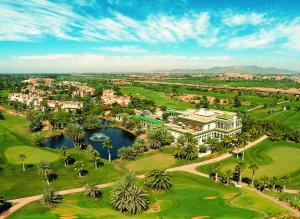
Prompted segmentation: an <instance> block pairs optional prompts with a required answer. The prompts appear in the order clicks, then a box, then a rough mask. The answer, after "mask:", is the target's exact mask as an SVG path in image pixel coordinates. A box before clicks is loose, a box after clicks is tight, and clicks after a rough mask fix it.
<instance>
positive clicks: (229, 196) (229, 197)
mask: <svg viewBox="0 0 300 219" xmlns="http://www.w3.org/2000/svg"><path fill="white" fill-rule="evenodd" d="M237 194H238V193H230V194H226V195H224V196H223V198H224V199H232V198H234V197H235V196H236V195H237Z"/></svg>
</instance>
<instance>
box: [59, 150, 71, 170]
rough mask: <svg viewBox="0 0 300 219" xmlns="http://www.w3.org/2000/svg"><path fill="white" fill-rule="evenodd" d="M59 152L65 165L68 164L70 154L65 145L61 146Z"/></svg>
mask: <svg viewBox="0 0 300 219" xmlns="http://www.w3.org/2000/svg"><path fill="white" fill-rule="evenodd" d="M61 154H62V156H63V159H64V163H65V166H67V165H69V160H70V158H71V154H70V153H69V151H68V149H67V148H66V147H65V146H63V147H62V148H61Z"/></svg>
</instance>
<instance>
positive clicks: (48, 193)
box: [42, 187, 63, 208]
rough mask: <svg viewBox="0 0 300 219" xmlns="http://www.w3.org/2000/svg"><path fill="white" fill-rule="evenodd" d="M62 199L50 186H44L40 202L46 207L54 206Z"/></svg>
mask: <svg viewBox="0 0 300 219" xmlns="http://www.w3.org/2000/svg"><path fill="white" fill-rule="evenodd" d="M62 200H63V197H62V196H61V195H60V194H59V193H58V192H56V191H55V190H54V189H53V188H51V187H49V188H46V189H45V190H44V191H43V194H42V204H43V205H44V206H46V207H47V208H53V207H56V206H57V205H58V204H59V203H61V202H62Z"/></svg>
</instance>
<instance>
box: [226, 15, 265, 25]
mask: <svg viewBox="0 0 300 219" xmlns="http://www.w3.org/2000/svg"><path fill="white" fill-rule="evenodd" d="M264 21H265V19H264V14H258V13H254V12H252V13H245V14H232V12H231V13H225V14H224V15H223V23H224V24H226V25H229V26H240V25H246V24H251V25H257V24H261V23H263V22H264Z"/></svg>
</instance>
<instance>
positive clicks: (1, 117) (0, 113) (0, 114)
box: [0, 111, 5, 120]
mask: <svg viewBox="0 0 300 219" xmlns="http://www.w3.org/2000/svg"><path fill="white" fill-rule="evenodd" d="M4 119H5V118H4V115H3V113H2V112H1V111H0V120H4Z"/></svg>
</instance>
